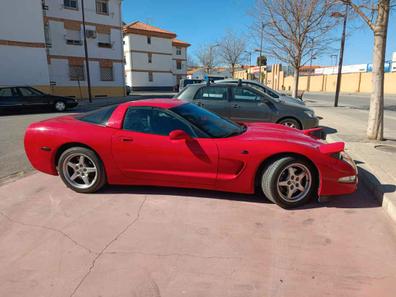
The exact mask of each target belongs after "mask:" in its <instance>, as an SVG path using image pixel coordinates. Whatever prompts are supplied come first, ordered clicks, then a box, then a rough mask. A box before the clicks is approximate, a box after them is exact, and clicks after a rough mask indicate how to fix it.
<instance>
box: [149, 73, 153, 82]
mask: <svg viewBox="0 0 396 297" xmlns="http://www.w3.org/2000/svg"><path fill="white" fill-rule="evenodd" d="M148 80H149V81H154V77H153V73H152V72H149V73H148Z"/></svg>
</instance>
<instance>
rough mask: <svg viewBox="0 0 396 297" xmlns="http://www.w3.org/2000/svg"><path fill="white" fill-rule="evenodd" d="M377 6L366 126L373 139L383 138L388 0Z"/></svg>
mask: <svg viewBox="0 0 396 297" xmlns="http://www.w3.org/2000/svg"><path fill="white" fill-rule="evenodd" d="M378 6H379V9H378V16H377V21H376V23H375V29H374V49H373V73H372V85H373V90H372V93H371V98H370V111H369V118H368V127H367V137H368V138H369V139H373V140H383V139H384V63H385V49H386V35H387V30H388V19H389V0H383V1H381V3H380V4H379V5H378Z"/></svg>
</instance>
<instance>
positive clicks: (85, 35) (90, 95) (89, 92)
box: [81, 0, 92, 103]
mask: <svg viewBox="0 0 396 297" xmlns="http://www.w3.org/2000/svg"><path fill="white" fill-rule="evenodd" d="M81 12H82V23H83V31H84V32H83V34H84V52H85V67H86V68H87V83H88V99H89V102H90V103H92V90H91V77H90V74H89V60H88V44H87V34H86V29H85V9H84V0H81Z"/></svg>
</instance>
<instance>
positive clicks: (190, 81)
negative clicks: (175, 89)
mask: <svg viewBox="0 0 396 297" xmlns="http://www.w3.org/2000/svg"><path fill="white" fill-rule="evenodd" d="M203 81H204V80H203V79H189V78H182V79H181V80H180V82H179V92H180V91H181V90H183V89H184V88H185V87H186V86H188V85H191V84H199V83H202V82H203Z"/></svg>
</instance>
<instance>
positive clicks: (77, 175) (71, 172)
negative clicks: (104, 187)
mask: <svg viewBox="0 0 396 297" xmlns="http://www.w3.org/2000/svg"><path fill="white" fill-rule="evenodd" d="M62 170H63V174H64V176H65V178H66V180H67V181H68V182H69V183H70V184H71V185H72V186H73V187H76V188H79V189H88V188H89V187H91V186H92V185H93V184H95V182H96V180H97V178H98V170H97V168H96V166H95V163H94V162H93V161H92V160H91V159H90V158H89V157H88V156H87V155H85V154H82V153H75V154H71V155H69V156H67V158H66V159H65V161H64V162H63V165H62Z"/></svg>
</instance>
